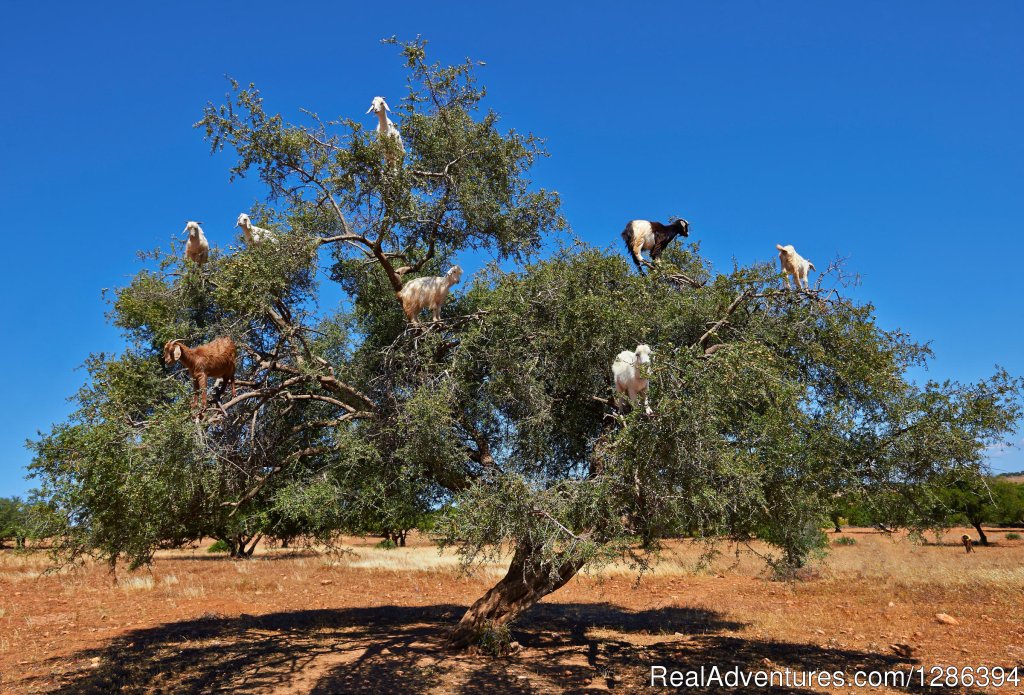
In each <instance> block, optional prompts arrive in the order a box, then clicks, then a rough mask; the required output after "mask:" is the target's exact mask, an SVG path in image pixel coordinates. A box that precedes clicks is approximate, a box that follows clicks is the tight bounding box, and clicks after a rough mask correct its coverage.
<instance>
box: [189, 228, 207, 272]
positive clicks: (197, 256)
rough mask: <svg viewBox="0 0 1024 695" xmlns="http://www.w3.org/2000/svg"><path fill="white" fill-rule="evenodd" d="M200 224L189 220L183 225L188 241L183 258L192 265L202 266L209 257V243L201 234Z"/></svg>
mask: <svg viewBox="0 0 1024 695" xmlns="http://www.w3.org/2000/svg"><path fill="white" fill-rule="evenodd" d="M200 224H201V223H200V222H192V221H191V220H190V221H188V222H186V223H185V232H186V233H187V234H188V241H187V242H185V256H186V257H187V258H189V259H190V260H192V261H193V262H194V263H197V264H199V265H202V264H203V263H206V261H207V259H209V257H210V242H208V241H207V240H206V235H205V234H203V228H202V227H200V226H199V225H200Z"/></svg>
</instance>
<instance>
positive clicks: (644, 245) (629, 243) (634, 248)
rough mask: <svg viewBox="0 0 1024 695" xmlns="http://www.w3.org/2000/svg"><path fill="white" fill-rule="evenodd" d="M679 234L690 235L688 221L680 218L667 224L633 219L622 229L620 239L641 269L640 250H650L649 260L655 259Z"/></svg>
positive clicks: (641, 258)
mask: <svg viewBox="0 0 1024 695" xmlns="http://www.w3.org/2000/svg"><path fill="white" fill-rule="evenodd" d="M680 235H682V236H684V237H688V236H690V223H689V222H687V221H686V220H684V219H681V218H680V219H675V220H672V221H671V222H669V223H668V224H662V223H661V222H650V221H648V220H633V221H632V222H630V223H629V224H627V225H626V228H625V229H623V230H622V240H623V241H625V242H626V248H628V249H629V255H631V256H632V257H633V262H634V263H636V267H637V269H638V270H641V271H642V270H643V263H644V262H645V261H644V259H643V257H642V256H641V255H640V252H641V251H650V252H651V260H652V261H657V260H658V258H660V257H661V252H662V251H664V250H665V247H666V246H668V245H669V244H670V243H671V242H672V240H673V239H675V238H676V237H677V236H680Z"/></svg>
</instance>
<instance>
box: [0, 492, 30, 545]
mask: <svg viewBox="0 0 1024 695" xmlns="http://www.w3.org/2000/svg"><path fill="white" fill-rule="evenodd" d="M33 522H34V519H33V513H32V509H31V507H30V506H29V505H28V504H26V503H25V502H23V501H22V500H21V499H20V498H18V497H0V547H3V544H4V542H6V541H8V540H13V541H14V544H15V547H18V548H23V547H24V546H25V540H26V539H27V538H31V537H34V536H35V534H34V532H33V529H34V523H33Z"/></svg>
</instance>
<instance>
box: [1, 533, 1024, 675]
mask: <svg viewBox="0 0 1024 695" xmlns="http://www.w3.org/2000/svg"><path fill="white" fill-rule="evenodd" d="M962 532H963V531H960V530H953V531H950V532H949V533H948V534H946V535H945V536H943V538H942V539H934V538H932V539H929V542H927V543H925V544H921V543H913V542H911V541H909V540H908V539H906V538H903V537H889V536H886V535H883V534H881V533H878V532H875V531H872V530H868V529H848V530H847V531H845V532H843V533H842V534H830V537H831V538H832V539H833V541H834V540H835V539H836V538H839V537H840V536H842V537H845V538H849V539H852V540H853V543H852V544H847V545H834V547H833V548H832V550H831V553H830V555H829V556H828V557H827V558H825V559H824V560H821V561H818V562H816V563H815V565H814V567H813V568H812V569H811V570H810V571H809V572H807V573H806V576H804V577H803V578H802V579H801V580H800V581H794V582H778V581H772V580H771V579H770V578H769V576H768V575H767V574H766V573H765V572H764V569H763V568H764V565H763V563H762V562H761V561H760V560H759V559H758V558H757V557H756V556H755V555H753V554H752V553H750V552H747V551H744V552H741V553H739V554H736V552H735V549H734V548H728V547H725V548H723V549H722V550H723V553H722V555H720V556H719V557H718V558H716V559H715V560H714V561H713V562H712V563H711V565H710V566H708V567H706V568H698V567H697V566H696V563H697V559H698V557H699V555H700V552H699V549H698V548H696V547H694V546H693V544H690V543H687V542H672V543H670V544H669V547H668V549H667V551H666V553H665V554H664V558H663V561H662V563H661V564H660V565H659V567H658V568H657V570H656V571H655V572H654V573H653V574H648V575H645V576H644V577H643V578H641V579H640V580H639V581H638V579H637V577H636V575H635V573H633V572H631V571H630V570H629V569H628V568H627V567H618V566H613V567H610V568H607V569H605V570H604V571H602V572H601V573H600V574H599V575H597V576H582V577H578V578H576V579H574V580H573V581H572V582H571V583H570V584H569V585H568V586H566V587H565V588H564V589H562V590H561V591H559V592H557V593H555V594H554V595H552V596H550V597H548V598H547V599H546V600H545V601H544V602H542V603H541V604H540V605H538V606H536V607H535V608H534V609H533V610H531V611H530V612H529V613H527V614H526V615H525V616H524V617H523V618H522V619H520V621H519V622H518V623H517V625H516V627H515V628H514V629H513V633H512V639H514V640H516V641H517V642H519V643H520V645H521V647H520V649H519V651H518V652H517V653H515V654H513V655H511V656H508V657H502V658H490V657H485V656H480V655H468V654H464V653H450V652H446V651H444V650H443V649H442V648H441V640H442V637H443V634H444V630H445V628H446V627H448V626H450V625H452V624H453V623H454V622H455V621H457V620H458V618H459V616H460V615H461V613H462V611H463V610H464V609H465V607H466V606H467V605H469V604H470V603H471V602H472V601H473V600H475V599H476V598H477V597H479V596H480V594H481V593H482V592H483V591H485V590H486V589H487V588H488V587H489V586H490V585H491V584H492V583H493V582H494V581H495V580H496V578H497V577H499V576H501V574H502V573H503V568H501V567H500V566H493V567H485V568H483V569H482V570H481V571H479V572H478V573H477V574H476V575H475V576H473V577H465V576H461V575H460V574H459V573H458V571H457V569H458V568H457V562H456V559H455V558H454V557H453V556H451V555H439V554H438V552H437V550H436V549H434V548H433V547H431V546H430V545H429V543H427V542H426V541H425V540H424V539H413V542H412V544H411V545H410V547H408V548H399V549H395V550H390V551H388V550H381V549H377V548H375V547H373V545H374V543H375V542H376V540H377V539H355V538H354V539H349V542H350V545H351V547H352V549H353V552H352V553H346V554H326V553H318V552H314V551H311V550H302V551H293V550H282V549H261V550H260V551H258V553H257V556H256V557H254V558H253V559H251V560H245V561H233V560H229V559H226V558H225V557H223V556H218V555H211V554H209V553H207V552H206V551H205V546H203V547H201V548H198V549H196V550H183V551H173V552H165V553H161V554H160V555H159V557H158V558H157V560H156V562H155V563H154V565H153V566H152V568H150V569H148V570H140V571H138V572H135V573H128V572H125V571H121V570H119V571H118V573H117V575H116V577H114V576H112V575H111V574H109V573H108V571H107V568H106V567H105V566H104V565H100V564H95V563H93V564H87V565H86V566H85V567H83V568H80V569H78V570H75V571H72V572H62V573H59V574H46V573H44V570H45V569H46V568H47V558H46V556H45V554H44V553H27V554H26V553H15V552H13V551H11V550H5V551H0V692H4V693H9V692H13V693H35V692H58V693H107V692H129V693H135V692H139V693H179V692H189V693H191V692H201V693H208V692H233V693H267V692H275V693H277V692H280V693H477V692H487V691H489V692H491V693H538V692H539V693H549V692H551V693H554V692H597V691H602V690H611V691H614V692H639V691H648V690H650V688H649V684H650V678H651V672H652V666H664V667H666V668H667V669H668V670H669V671H672V670H679V671H684V672H685V671H692V670H699V669H700V668H701V667H702V666H703V667H705V669H706V670H707V669H711V668H712V667H713V666H718V667H719V668H720V669H728V668H731V667H733V666H737V667H739V668H740V669H741V670H743V671H744V672H753V671H784V669H786V668H789V669H791V670H794V671H798V672H807V671H822V670H827V671H844V672H846V673H848V674H853V673H854V672H856V671H858V670H863V671H868V672H870V671H875V672H884V671H903V672H906V671H909V670H912V669H916V668H918V667H921V668H923V669H924V670H925V673H926V680H928V679H930V675H931V674H930V671H929V669H931V667H933V666H936V665H952V666H955V667H958V668H962V667H973V668H975V669H977V668H978V667H981V666H988V667H996V666H1000V667H1004V668H1006V669H1011V668H1013V667H1015V666H1016V667H1018V668H1020V669H1021V684H1020V685H1019V686H1013V685H1010V686H1004V687H1003V688H992V687H989V688H973V689H970V688H968V689H964V690H960V689H957V688H946V689H940V688H933V687H927V686H920V685H919V684H918V685H908V686H905V687H891V688H886V687H880V688H874V689H870V690H869V689H868V688H855V687H852V686H846V687H843V688H838V689H835V690H836V691H838V692H867V691H871V692H937V691H940V692H961V691H962V692H979V691H984V692H997V691H998V692H1010V693H1024V541H1021V540H1008V539H1007V538H1006V533H1005V530H993V531H992V532H991V533H990V534H989V537H990V539H991V540H992V541H994V545H992V546H991V547H988V548H978V549H977V551H976V552H974V553H972V554H970V555H968V554H966V553H965V552H964V549H963V547H962V546H961V545H960V544H959V538H960V534H961V533H962ZM847 543H849V542H847ZM938 613H945V614H948V615H949V616H952V617H953V618H954V619H955V621H956V622H957V624H955V625H951V624H945V623H943V622H940V620H939V619H937V618H936V614H938ZM892 645H896V646H895V647H894V646H892ZM800 685H801V684H800V683H799V682H796V684H791V685H790V686H788V687H787V686H785V685H780V686H777V687H774V688H772V687H769V688H761V689H758V690H757V692H774V693H787V692H793V693H809V692H822V691H828V690H830V689H829V688H823V687H819V685H817V684H814V685H807V686H805V687H800ZM698 690H699V691H700V692H753V691H754V689H753V688H750V689H746V690H744V689H739V690H729V689H727V688H725V687H722V688H715V687H710V688H704V689H698Z"/></svg>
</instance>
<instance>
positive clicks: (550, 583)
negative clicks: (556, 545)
mask: <svg viewBox="0 0 1024 695" xmlns="http://www.w3.org/2000/svg"><path fill="white" fill-rule="evenodd" d="M537 555H538V553H537V549H536V548H534V547H533V546H531V545H529V544H525V543H524V544H520V545H519V546H517V547H516V552H515V554H514V555H513V557H512V564H511V565H510V566H509V568H508V572H507V573H506V574H505V576H504V578H502V580H501V581H500V582H498V583H497V584H495V585H494V586H493V587H492V588H491V589H490V590H488V592H487V593H486V594H484V595H483V596H481V597H480V598H479V599H477V601H476V603H474V604H473V605H472V606H470V607H469V610H467V611H466V614H465V615H463V616H462V619H461V620H460V621H459V624H458V625H456V626H455V629H454V630H452V632H451V634H450V635H449V636H448V646H449V647H452V648H455V649H461V648H465V647H468V646H470V645H471V644H473V643H474V642H476V641H477V640H478V639H479V637H480V635H481V634H482V633H483V632H485V631H486V630H489V629H493V628H495V627H500V626H501V625H505V624H506V623H508V622H510V621H512V620H514V619H515V618H516V616H518V615H519V614H520V613H522V612H523V611H525V610H526V609H527V608H529V607H530V606H532V605H533V604H535V603H537V602H538V601H540V600H541V599H542V598H544V597H545V596H547V595H548V594H550V593H552V592H553V591H557V590H558V589H560V588H561V587H563V586H565V584H566V582H568V581H569V580H570V579H572V578H573V577H574V576H576V573H577V572H579V571H580V569H581V568H582V567H583V564H584V563H583V561H582V560H566V561H563V562H561V563H559V562H558V561H557V560H556V561H554V562H552V561H547V562H545V561H543V560H541V559H540V558H539V557H537Z"/></svg>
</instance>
